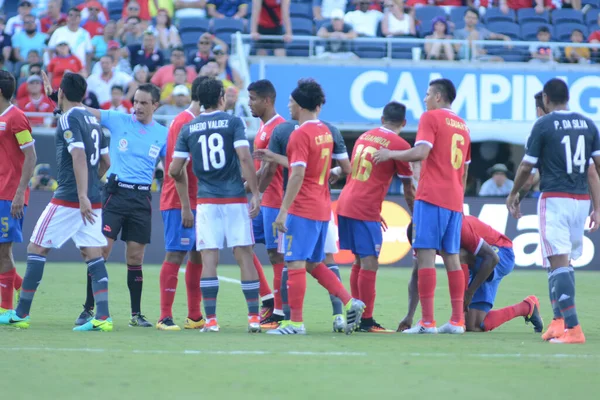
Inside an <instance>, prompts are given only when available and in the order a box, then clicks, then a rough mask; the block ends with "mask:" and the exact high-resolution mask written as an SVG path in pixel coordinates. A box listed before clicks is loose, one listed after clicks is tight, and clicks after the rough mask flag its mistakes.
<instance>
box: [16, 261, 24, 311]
mask: <svg viewBox="0 0 600 400" xmlns="http://www.w3.org/2000/svg"><path fill="white" fill-rule="evenodd" d="M21 286H23V278H21V275H19V274H18V273H17V270H16V269H15V290H19V289H21ZM15 306H16V304H15Z"/></svg>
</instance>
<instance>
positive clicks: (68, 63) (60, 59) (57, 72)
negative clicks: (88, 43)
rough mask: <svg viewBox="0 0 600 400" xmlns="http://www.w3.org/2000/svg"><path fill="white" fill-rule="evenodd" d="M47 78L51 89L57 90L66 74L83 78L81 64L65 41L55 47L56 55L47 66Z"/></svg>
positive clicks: (83, 72)
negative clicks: (70, 73) (77, 74)
mask: <svg viewBox="0 0 600 400" xmlns="http://www.w3.org/2000/svg"><path fill="white" fill-rule="evenodd" d="M47 69H48V77H49V78H50V81H51V83H52V89H54V90H58V87H59V86H60V81H62V78H63V76H64V75H65V73H67V72H73V73H80V74H82V75H84V76H85V70H84V68H83V63H82V62H81V60H80V59H79V57H76V56H75V55H73V53H71V48H70V47H69V43H68V42H67V41H66V40H62V41H60V42H59V43H58V44H57V45H56V55H55V56H54V57H53V58H52V59H51V60H50V63H49V64H48V68H47Z"/></svg>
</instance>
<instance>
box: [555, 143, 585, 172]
mask: <svg viewBox="0 0 600 400" xmlns="http://www.w3.org/2000/svg"><path fill="white" fill-rule="evenodd" d="M560 142H561V143H562V144H563V145H564V146H565V161H566V162H567V174H572V173H573V166H575V168H576V169H577V168H578V169H579V173H580V174H583V173H584V172H585V139H584V137H583V135H579V136H578V137H577V144H576V145H575V154H573V153H572V152H571V151H572V149H571V137H570V136H567V135H565V136H563V138H562V140H561V141H560Z"/></svg>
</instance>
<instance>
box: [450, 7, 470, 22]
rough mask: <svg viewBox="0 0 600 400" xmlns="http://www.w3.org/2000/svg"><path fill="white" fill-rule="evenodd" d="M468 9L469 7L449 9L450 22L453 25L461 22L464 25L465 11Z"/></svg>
mask: <svg viewBox="0 0 600 400" xmlns="http://www.w3.org/2000/svg"><path fill="white" fill-rule="evenodd" d="M468 9H469V7H467V6H458V7H452V8H451V9H450V21H452V22H454V24H456V23H457V22H463V25H464V19H465V11H467V10H468Z"/></svg>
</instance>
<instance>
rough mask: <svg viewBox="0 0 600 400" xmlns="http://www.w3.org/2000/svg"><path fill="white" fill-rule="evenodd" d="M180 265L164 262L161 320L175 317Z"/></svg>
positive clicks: (161, 271)
mask: <svg viewBox="0 0 600 400" xmlns="http://www.w3.org/2000/svg"><path fill="white" fill-rule="evenodd" d="M178 273H179V264H174V263H170V262H166V261H165V262H163V265H162V268H161V269H160V318H159V321H161V320H162V319H163V318H167V317H173V301H174V300H175V291H176V290H177V281H178V278H177V274H178Z"/></svg>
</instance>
